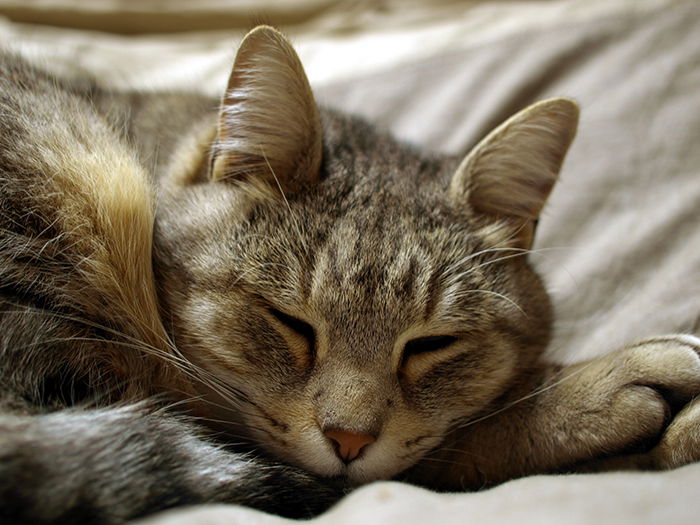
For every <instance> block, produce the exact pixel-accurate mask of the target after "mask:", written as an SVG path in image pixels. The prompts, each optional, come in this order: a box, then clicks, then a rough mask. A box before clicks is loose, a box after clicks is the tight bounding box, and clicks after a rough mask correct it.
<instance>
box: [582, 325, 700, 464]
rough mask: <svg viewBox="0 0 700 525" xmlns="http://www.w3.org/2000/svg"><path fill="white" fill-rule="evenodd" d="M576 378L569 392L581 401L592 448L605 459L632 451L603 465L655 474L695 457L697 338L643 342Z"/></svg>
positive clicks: (699, 421)
mask: <svg viewBox="0 0 700 525" xmlns="http://www.w3.org/2000/svg"><path fill="white" fill-rule="evenodd" d="M580 374H581V378H580V380H579V381H575V384H576V391H574V392H570V394H571V395H575V396H580V397H579V399H580V400H581V402H580V403H579V405H580V406H579V407H578V408H577V411H579V410H580V412H579V417H580V418H581V419H580V423H579V425H580V428H581V429H583V430H584V431H586V432H589V433H590V434H589V437H590V441H589V444H590V445H592V446H593V448H594V449H596V448H597V449H598V450H599V453H602V454H604V455H605V454H620V453H623V454H624V453H631V452H637V453H633V454H629V455H628V456H622V457H618V458H617V459H614V460H610V461H603V462H601V463H600V464H599V465H600V466H601V467H603V465H608V466H609V467H611V468H624V467H625V466H629V467H640V468H651V469H659V468H671V467H675V466H680V465H683V464H686V463H688V462H691V461H695V460H697V459H700V401H697V400H696V401H693V398H695V397H696V396H698V395H699V394H700V339H699V338H697V337H695V336H689V335H673V336H665V337H658V338H653V339H648V340H644V341H641V342H639V343H635V344H633V345H630V346H627V347H625V348H623V349H621V350H619V351H616V352H613V353H612V354H609V355H607V356H605V357H603V358H600V359H596V360H593V361H590V362H589V363H587V364H585V365H583V366H582V367H581V368H580ZM585 390H588V392H585ZM584 404H585V405H588V408H584V407H583V405H584ZM594 427H595V428H594ZM640 451H642V452H641V453H639V452H640ZM624 458H627V459H624ZM626 463H629V465H626ZM603 468H604V467H603Z"/></svg>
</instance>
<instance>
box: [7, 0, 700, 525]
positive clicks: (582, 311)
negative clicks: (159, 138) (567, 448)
mask: <svg viewBox="0 0 700 525" xmlns="http://www.w3.org/2000/svg"><path fill="white" fill-rule="evenodd" d="M259 20H263V21H266V22H268V23H272V24H275V25H278V26H280V27H281V28H282V29H283V30H285V31H286V32H287V33H288V34H289V35H290V37H291V39H292V41H293V42H294V44H295V46H296V47H297V49H298V50H299V54H300V56H301V58H302V61H303V62H304V64H305V67H306V69H307V72H308V74H309V77H310V80H311V82H312V85H313V86H314V88H315V92H316V96H317V99H318V100H319V102H320V103H322V104H326V105H330V106H334V107H338V108H341V109H344V110H347V111H350V112H353V113H356V114H360V115H362V116H364V117H366V118H367V119H369V120H371V121H372V122H374V123H376V124H377V125H378V126H380V127H382V128H384V129H387V130H390V131H392V132H393V133H394V134H395V135H397V136H398V137H400V138H401V139H404V140H406V141H409V142H412V143H415V144H418V145H420V146H423V147H426V148H428V149H432V150H436V151H442V152H449V153H465V152H466V151H468V150H469V148H470V147H471V146H473V145H474V144H475V143H476V142H478V140H479V139H480V138H481V137H483V136H484V135H485V134H486V133H487V132H488V131H489V130H490V129H492V128H493V127H494V126H495V125H497V124H498V123H499V122H500V121H502V120H503V119H505V118H506V117H508V116H509V115H510V114H512V113H514V112H515V111H517V110H519V109H521V108H523V107H525V106H526V105H528V104H529V103H531V102H534V101H536V100H538V99H542V98H546V97H550V96H567V97H572V98H574V99H576V100H577V101H578V102H579V104H580V106H581V110H582V118H581V124H580V129H579V134H578V137H577V139H576V141H575V142H574V145H573V147H572V149H571V152H570V154H569V156H568V157H567V160H566V163H565V166H564V169H563V171H562V174H561V180H560V182H559V183H558V184H557V186H556V188H555V190H554V192H553V194H552V197H551V199H550V201H549V203H548V204H547V206H546V208H545V211H544V214H543V217H542V219H541V222H540V225H539V229H538V233H537V239H536V246H535V248H536V250H535V253H533V254H532V256H531V257H532V260H533V262H534V264H535V265H536V266H537V268H538V270H539V271H540V273H541V274H542V275H543V276H544V279H545V282H546V284H547V288H548V289H549V291H550V293H551V295H552V298H553V302H554V308H555V312H556V326H555V332H554V338H553V341H552V343H551V345H550V347H549V349H548V353H549V356H550V358H551V359H554V360H557V361H561V362H574V361H578V360H582V359H585V358H590V357H594V356H597V355H601V354H604V353H606V352H609V351H611V350H614V349H615V348H617V347H619V346H620V345H622V344H624V343H627V342H631V341H634V340H636V339H640V338H642V337H645V336H651V335H658V334H663V333H668V332H690V333H695V334H698V333H700V147H698V145H699V144H700V37H699V35H700V3H698V2H696V1H694V0H588V1H587V2H576V1H569V0H561V1H546V0H523V1H520V2H498V1H458V0H435V1H433V2H418V1H414V0H384V1H377V2H343V1H341V2H332V1H331V0H301V1H296V2H292V1H290V0H276V1H275V0H264V1H261V2H253V1H252V0H250V1H239V2H230V3H224V2H219V1H216V0H202V1H201V2H197V3H194V2H187V1H184V0H169V1H168V0H141V1H139V2H128V1H117V0H112V1H110V0H95V1H93V2H90V3H88V2H79V1H78V0H73V1H71V0H34V1H19V0H16V1H13V0H0V38H1V39H2V42H3V44H4V45H9V46H11V47H17V48H19V49H21V51H22V52H24V53H27V54H29V55H34V56H37V57H50V59H49V58H44V59H42V60H44V61H45V62H46V63H47V64H48V65H50V67H53V68H57V69H59V70H60V69H61V67H64V66H67V65H70V66H71V67H73V66H74V65H75V64H76V63H77V64H79V65H80V66H81V67H84V68H85V69H87V70H89V71H91V72H93V73H94V74H96V75H98V76H99V77H100V78H101V79H102V81H103V82H105V83H107V84H110V85H114V86H117V87H124V86H129V87H138V88H141V89H163V88H167V89H177V88H188V89H197V90H200V91H202V92H203V93H207V94H210V95H218V94H219V93H220V92H221V90H222V88H223V86H224V85H225V81H226V78H227V75H228V72H229V68H230V64H231V61H232V58H233V56H234V54H235V48H236V44H237V42H239V41H240V38H241V37H242V35H243V34H244V33H245V32H246V30H247V29H248V28H249V27H251V26H252V25H254V23H255V22H256V21H259ZM699 431H700V429H699ZM699 486H700V465H690V466H688V467H685V468H682V469H678V470H675V471H670V472H664V473H631V472H629V473H606V474H595V475H558V476H536V477H530V478H525V479H521V480H515V481H512V482H509V483H506V484H504V485H501V486H499V487H496V488H493V489H490V490H486V491H482V492H478V493H472V494H435V493H432V492H430V491H427V490H423V489H418V488H415V487H411V486H408V485H403V484H400V483H393V482H382V483H375V484H372V485H369V486H367V487H363V488H361V489H359V490H357V491H356V492H354V493H353V494H351V495H350V496H348V497H347V498H345V499H344V500H343V501H341V502H340V504H338V505H337V506H336V507H334V508H333V509H331V510H330V511H329V512H327V513H326V514H324V515H323V516H321V517H319V518H317V519H316V520H314V521H317V522H319V523H328V524H331V523H332V524H344V523H357V522H362V523H370V524H371V523H376V524H380V523H381V524H383V523H396V522H402V523H404V524H405V525H413V524H419V523H428V522H439V523H448V524H449V523H462V522H465V521H473V522H479V523H486V524H488V523H500V524H504V523H505V524H507V523H518V524H523V523H525V524H528V523H538V524H542V523H552V524H553V523H561V522H566V523H591V522H594V521H604V522H615V523H634V524H635V525H638V524H643V523H659V522H663V523H694V522H696V519H697V516H698V515H700V501H699V500H698V498H697V497H696V496H695V492H696V489H697V487H699ZM286 521H287V520H283V519H281V518H277V517H273V516H269V515H265V514H263V513H260V512H256V511H252V510H250V509H243V508H240V507H236V506H225V505H216V506H204V507H200V508H193V509H176V510H174V511H170V512H166V513H163V514H161V515H159V516H155V517H152V518H149V519H147V520H145V521H144V523H148V524H150V525H156V524H158V525H174V524H179V523H191V522H196V523H224V522H226V523H249V524H256V525H257V524H261V525H262V524H281V523H285V522H286Z"/></svg>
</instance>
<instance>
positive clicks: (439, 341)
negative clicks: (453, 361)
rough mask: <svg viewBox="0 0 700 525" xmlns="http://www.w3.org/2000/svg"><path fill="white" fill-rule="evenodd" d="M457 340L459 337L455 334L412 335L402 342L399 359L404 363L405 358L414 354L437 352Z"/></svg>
mask: <svg viewBox="0 0 700 525" xmlns="http://www.w3.org/2000/svg"><path fill="white" fill-rule="evenodd" d="M458 340H459V337H457V336H455V335H443V334H435V335H427V336H423V337H414V338H413V339H409V340H408V341H406V343H405V344H404V346H403V352H402V355H401V361H402V363H405V362H406V360H407V359H409V358H410V357H411V356H414V355H420V354H428V353H433V352H439V351H440V350H444V349H447V348H448V347H450V346H452V345H453V344H454V343H456V342H457V341H458Z"/></svg>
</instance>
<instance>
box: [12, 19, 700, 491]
mask: <svg viewBox="0 0 700 525" xmlns="http://www.w3.org/2000/svg"><path fill="white" fill-rule="evenodd" d="M4 68H5V72H4V74H3V77H2V79H0V82H2V83H3V85H2V86H0V87H2V92H3V93H8V92H19V91H21V95H20V96H14V97H13V98H12V99H11V102H9V103H8V104H9V105H8V107H10V106H12V112H11V113H10V114H9V116H8V115H3V131H4V132H3V134H2V137H1V138H0V169H1V170H2V173H3V174H4V175H3V177H4V178H3V179H2V184H3V185H2V194H1V195H2V206H3V208H2V210H3V211H2V214H1V215H0V220H1V221H2V222H1V223H0V226H1V227H2V229H3V232H4V233H3V236H2V239H1V242H2V245H0V268H1V272H2V273H1V279H2V280H1V281H0V293H1V295H0V300H1V301H2V305H3V313H2V315H1V317H0V330H2V332H0V343H1V347H0V349H1V350H2V360H1V361H0V371H1V376H2V381H3V385H4V388H5V389H6V390H7V392H6V395H5V396H4V397H3V401H4V404H5V405H6V407H8V408H12V409H13V411H15V412H17V411H19V412H22V411H23V412H25V413H36V412H46V411H50V410H53V409H55V408H57V407H59V408H60V407H64V406H69V405H73V404H75V403H76V402H77V401H80V400H81V399H82V400H85V399H93V400H94V399H95V396H97V399H98V402H99V403H100V404H106V403H108V402H110V401H134V400H143V399H146V398H148V397H149V396H152V395H153V394H159V393H160V394H163V393H165V394H167V395H168V396H169V398H170V399H173V398H174V399H185V400H188V402H187V404H186V405H184V407H186V409H187V410H188V411H189V412H190V413H192V414H195V415H197V416H200V417H202V418H203V419H204V420H205V421H209V425H210V426H213V427H215V428H216V429H218V430H224V431H225V432H226V433H227V435H228V436H229V437H232V438H233V439H234V440H239V439H243V440H244V441H245V442H247V443H248V444H249V445H251V446H252V447H253V448H254V449H257V450H261V451H264V452H265V453H267V454H269V455H270V456H272V457H275V458H277V459H278V460H280V461H283V462H286V463H291V464H293V465H297V466H299V467H301V468H303V469H305V470H307V471H310V472H312V473H314V474H317V475H319V476H323V477H342V478H344V479H347V480H348V481H349V482H350V483H351V484H357V483H364V482H368V481H371V480H375V479H386V478H390V477H395V476H401V477H402V478H403V479H407V480H410V481H414V482H417V483H421V484H426V485H429V486H432V487H435V488H444V489H462V488H479V487H482V486H485V485H489V484H493V483H496V482H500V481H503V480H505V479H509V478H512V477H516V476H521V475H526V474H530V473H537V472H547V471H558V470H563V469H570V468H583V469H585V468H590V469H594V468H604V467H605V466H606V465H611V464H612V463H611V461H612V460H607V459H605V458H607V457H608V456H610V455H612V454H620V453H630V452H635V454H634V455H627V456H625V459H619V458H616V459H615V466H616V467H620V466H630V465H632V466H644V467H646V468H665V467H669V466H676V465H677V464H682V463H684V462H687V461H691V460H695V459H697V458H698V452H699V451H700V447H698V446H697V444H696V443H695V441H694V440H692V439H690V440H688V439H681V438H679V437H678V436H679V435H685V434H684V432H685V431H682V430H679V429H686V428H689V427H691V426H692V424H693V423H694V422H695V421H697V417H696V416H695V415H694V412H695V411H696V410H695V408H694V405H691V406H690V407H688V408H687V409H685V410H683V411H681V412H680V413H678V412H679V410H680V409H681V408H682V407H683V405H684V404H685V403H687V402H688V401H689V400H690V399H691V398H692V397H693V396H695V395H697V394H698V393H699V392H700V360H699V359H698V355H697V352H698V348H700V345H698V340H697V338H694V337H692V336H670V337H666V338H659V339H654V340H649V341H645V342H643V343H640V344H635V345H632V346H630V347H628V348H625V349H622V350H620V351H619V352H616V353H613V354H611V355H610V356H606V357H604V358H600V359H598V360H595V361H591V362H588V363H584V364H579V365H573V366H569V367H559V366H556V365H552V364H548V363H545V362H543V360H542V359H541V355H542V352H543V350H544V348H545V347H546V344H547V341H548V337H549V329H550V321H551V315H552V314H551V308H550V304H549V300H548V297H547V294H546V292H545V289H544V286H543V284H542V282H541V280H540V279H539V277H538V276H537V275H536V274H535V273H534V271H533V270H532V269H531V267H530V266H529V264H528V262H527V258H526V256H527V254H528V252H529V250H530V248H531V245H532V240H533V236H534V231H535V225H536V221H537V219H538V217H539V215H540V212H541V209H542V207H543V206H544V203H545V201H546V198H547V196H548V194H549V192H550V190H551V188H552V186H553V184H554V183H555V180H556V178H557V175H558V172H559V169H560V167H561V164H562V162H563V159H564V156H565V154H566V151H567V149H568V147H569V144H570V143H571V141H572V140H573V137H574V134H575V129H576V123H577V117H578V109H577V107H576V105H575V104H574V103H573V102H571V101H569V100H566V99H552V100H549V101H544V102H541V103H539V104H535V105H533V106H531V107H530V108H527V109H526V110H524V111H523V112H521V113H519V114H517V115H516V116H514V117H513V118H511V119H510V120H508V121H507V122H506V123H504V124H503V125H502V126H501V127H499V128H497V129H496V130H495V131H494V132H493V133H491V134H490V135H489V136H488V137H486V138H485V139H484V140H483V141H482V142H481V143H480V144H479V145H478V146H477V147H476V148H475V149H474V150H473V151H472V152H471V153H470V154H469V155H468V156H467V157H466V158H465V159H463V160H461V161H460V159H455V158H443V157H438V156H433V155H428V154H424V153H421V152H418V151H416V150H415V149H413V148H411V147H408V146H405V145H402V144H398V143H397V142H395V141H394V140H393V139H391V138H390V137H388V136H385V135H383V134H380V133H378V132H377V131H375V130H374V129H373V128H372V127H370V126H369V125H367V124H365V123H363V122H361V121H358V120H356V119H353V118H350V117H347V116H345V115H341V114H338V113H336V112H333V111H330V110H323V111H319V110H318V109H317V106H316V104H315V103H314V100H313V95H312V93H311V90H310V88H309V86H308V82H307V80H306V76H305V75H304V72H303V69H302V67H301V64H300V62H299V59H298V57H297V56H296V54H295V53H294V51H293V49H292V48H291V46H290V45H289V44H288V43H287V41H286V40H285V39H284V37H282V36H281V35H280V34H279V33H278V32H277V31H275V30H273V29H271V28H267V27H261V28H258V29H256V30H254V31H253V32H251V33H250V34H249V35H248V37H247V38H246V40H245V41H244V42H243V44H242V45H241V48H240V50H239V52H238V56H237V58H236V64H235V66H234V69H233V73H232V75H231V79H230V81H229V86H228V89H227V92H226V95H225V96H224V98H223V100H222V103H221V109H220V110H217V109H216V104H213V103H212V102H211V101H209V100H206V99H203V98H200V97H197V96H194V95H191V96H190V95H175V94H173V95H168V94H151V95H148V94H137V93H130V94H129V93H126V94H119V93H109V92H105V91H103V90H102V89H100V88H99V87H97V86H95V85H93V84H92V83H90V82H88V81H77V80H75V79H74V80H73V81H71V82H68V83H64V84H62V88H61V90H60V93H59V90H57V89H56V82H57V81H56V80H55V79H54V78H53V77H51V76H49V75H47V74H44V73H40V72H38V71H36V70H34V69H32V68H29V67H27V66H26V65H24V64H23V63H22V62H21V61H19V60H17V59H13V58H8V59H6V61H5V64H4ZM18 79H19V80H18ZM26 85H31V86H32V87H31V89H25V88H22V89H20V88H18V86H26ZM47 108H58V109H56V110H55V111H56V112H57V113H58V114H59V115H60V116H62V117H63V118H52V117H51V111H48V110H47ZM174 108H177V110H176V111H175V110H174ZM66 115H70V116H71V118H70V119H65V116H66ZM156 152H157V153H156ZM144 167H147V168H149V169H150V168H151V167H153V174H149V173H148V172H147V169H145V168H144ZM8 174H10V175H8ZM153 181H157V183H156V184H155V185H154V184H153ZM154 186H155V187H157V189H156V190H154V189H152V188H153V187H154ZM151 263H152V265H151ZM431 337H432V338H434V337H439V338H442V339H439V340H438V341H439V343H435V341H436V340H435V339H426V338H431ZM431 341H432V342H431ZM676 414H677V415H676ZM672 416H676V417H675V419H672ZM669 423H670V426H669ZM329 430H342V431H345V432H350V433H353V434H362V435H371V436H373V438H374V442H372V443H371V444H370V445H368V446H367V447H365V448H364V449H363V451H362V453H361V454H360V455H359V457H358V458H357V459H355V460H354V461H350V462H344V461H342V460H341V459H340V458H339V457H338V456H337V454H336V450H335V445H334V442H333V440H332V439H329V438H328V437H327V436H326V435H325V433H326V432H328V431H329ZM679 443H681V444H679ZM640 447H642V448H640ZM0 451H1V448H0ZM671 452H673V454H672V453H671ZM674 454H675V455H674ZM671 457H673V458H675V459H670V458H671ZM678 458H682V459H680V460H679V459H678ZM581 465H584V466H581Z"/></svg>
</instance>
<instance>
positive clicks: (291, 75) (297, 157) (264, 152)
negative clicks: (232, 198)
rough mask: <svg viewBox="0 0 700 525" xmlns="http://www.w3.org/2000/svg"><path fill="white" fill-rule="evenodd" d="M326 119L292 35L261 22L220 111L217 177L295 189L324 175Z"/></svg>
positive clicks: (242, 50) (213, 165) (245, 45)
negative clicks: (289, 37) (323, 130)
mask: <svg viewBox="0 0 700 525" xmlns="http://www.w3.org/2000/svg"><path fill="white" fill-rule="evenodd" d="M321 137H322V135H321V121H320V117H319V113H318V108H317V106H316V103H315V101H314V97H313V94H312V92H311V87H310V86H309V81H308V79H307V77H306V74H305V73H304V69H303V67H302V65H301V61H300V60H299V57H298V55H297V54H296V52H295V51H294V49H293V48H292V46H291V44H290V43H289V42H288V41H287V39H286V38H285V37H284V35H282V33H280V32H279V31H277V30H276V29H274V28H272V27H269V26H259V27H257V28H255V29H253V30H252V31H251V32H250V33H248V34H247V35H246V37H245V38H244V39H243V42H242V43H241V45H240V47H239V49H238V53H237V55H236V60H235V63H234V66H233V70H232V72H231V76H230V78H229V82H228V88H227V90H226V94H225V95H224V97H223V100H222V102H221V109H220V112H219V123H218V134H217V139H216V143H215V145H214V148H213V150H212V160H211V162H210V172H209V177H210V179H211V180H232V181H240V182H250V183H254V184H255V183H259V182H263V183H265V184H266V185H269V187H271V188H273V189H274V190H275V191H277V190H278V189H281V190H283V191H285V192H286V191H293V190H294V189H295V188H296V187H298V186H299V185H303V184H305V183H307V182H310V181H312V180H315V179H316V178H318V176H319V172H320V166H321V155H322V142H321V140H322V139H321Z"/></svg>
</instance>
